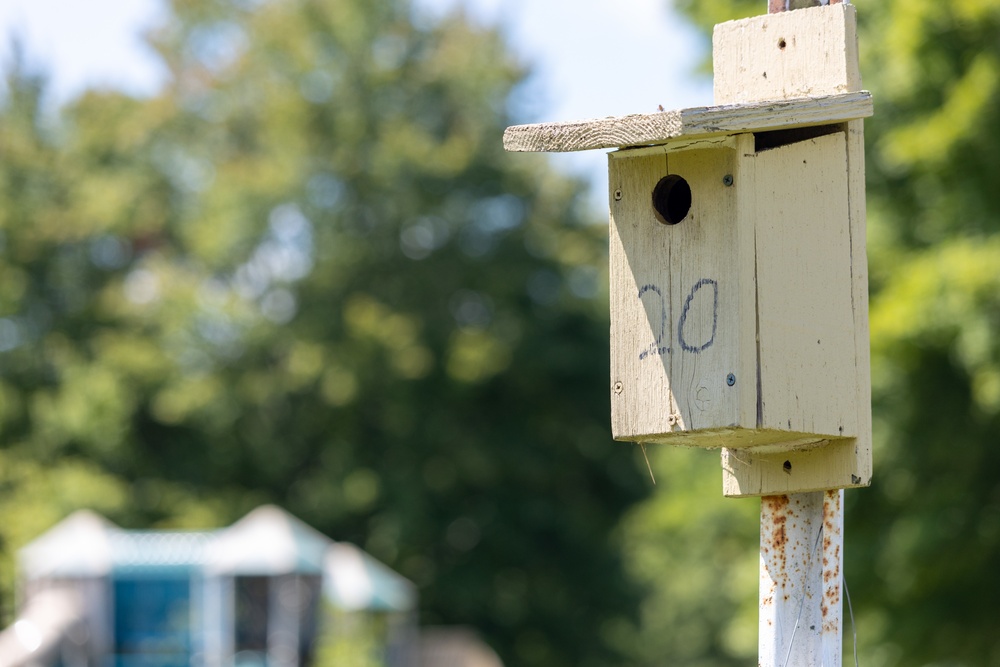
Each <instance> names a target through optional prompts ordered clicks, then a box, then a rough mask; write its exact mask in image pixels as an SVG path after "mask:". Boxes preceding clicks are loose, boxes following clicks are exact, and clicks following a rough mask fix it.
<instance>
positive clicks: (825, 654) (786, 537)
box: [758, 490, 844, 667]
mask: <svg viewBox="0 0 1000 667" xmlns="http://www.w3.org/2000/svg"><path fill="white" fill-rule="evenodd" d="M843 499H844V492H843V490H835V491H817V492H814V493H797V494H792V495H788V496H766V497H764V498H761V505H760V634H759V644H758V649H759V652H758V655H759V665H760V667H785V666H788V667H792V666H794V667H840V664H841V633H842V623H841V617H842V604H841V595H840V590H841V581H842V576H843V573H842V569H841V563H842V562H843V553H844V537H843V535H844V513H843Z"/></svg>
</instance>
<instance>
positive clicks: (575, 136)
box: [503, 91, 873, 153]
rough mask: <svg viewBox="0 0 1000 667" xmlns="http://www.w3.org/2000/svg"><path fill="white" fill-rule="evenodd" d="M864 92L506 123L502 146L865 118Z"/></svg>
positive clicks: (528, 148) (563, 147)
mask: <svg viewBox="0 0 1000 667" xmlns="http://www.w3.org/2000/svg"><path fill="white" fill-rule="evenodd" d="M872 112H873V104H872V96H871V93H869V92H867V91H860V92H853V93H841V94H836V95H824V96H819V97H805V98H801V99H794V100H778V101H766V102H753V103H750V104H731V105H725V106H710V107H694V108H691V109H680V110H676V111H662V112H655V113H648V114H632V115H629V116H621V117H613V118H601V119H595V120H584V121H571V122H566V123H537V124H533V125H515V126H513V127H508V128H507V130H506V131H505V132H504V135H503V145H504V148H505V149H506V150H508V151H516V152H557V153H559V152H571V151H585V150H592V149H599V148H623V147H631V146H649V145H659V144H668V143H670V142H673V141H677V140H692V139H698V138H707V137H713V136H726V135H734V134H742V133H746V132H763V131H769V130H779V129H790V128H795V127H810V126H816V125H830V124H834V123H843V122H845V121H849V120H856V119H859V118H867V117H868V116H871V115H872Z"/></svg>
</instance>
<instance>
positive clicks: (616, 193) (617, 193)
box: [615, 190, 622, 201]
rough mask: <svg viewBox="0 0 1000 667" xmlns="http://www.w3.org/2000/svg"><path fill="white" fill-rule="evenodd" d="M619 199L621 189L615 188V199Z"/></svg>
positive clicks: (620, 197)
mask: <svg viewBox="0 0 1000 667" xmlns="http://www.w3.org/2000/svg"><path fill="white" fill-rule="evenodd" d="M621 200H622V191H621V190H615V201H621Z"/></svg>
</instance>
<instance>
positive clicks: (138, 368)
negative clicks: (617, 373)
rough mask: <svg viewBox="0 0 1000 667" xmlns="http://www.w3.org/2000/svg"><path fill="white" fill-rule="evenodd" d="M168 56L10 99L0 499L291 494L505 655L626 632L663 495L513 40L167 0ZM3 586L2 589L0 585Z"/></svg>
mask: <svg viewBox="0 0 1000 667" xmlns="http://www.w3.org/2000/svg"><path fill="white" fill-rule="evenodd" d="M167 14H168V15H167V18H166V20H165V22H164V24H163V25H162V26H161V27H160V28H159V29H158V30H157V31H155V32H154V33H152V34H151V35H150V40H151V43H152V44H153V45H154V46H155V48H156V49H157V50H158V51H159V53H160V54H161V55H162V57H163V60H164V62H165V63H166V65H167V66H168V68H169V71H170V75H171V76H170V80H169V82H168V84H167V86H166V88H165V90H164V91H163V92H162V94H160V95H158V96H156V97H154V98H151V99H130V98H129V97H127V96H124V95H121V94H117V93H109V92H90V93H87V94H85V95H84V96H82V97H81V98H80V99H78V100H75V101H73V102H72V103H71V104H69V105H68V106H67V107H66V108H65V109H62V110H59V111H58V112H55V111H53V110H51V108H50V107H47V106H46V104H45V102H44V94H45V86H44V80H43V79H42V78H41V77H39V76H37V75H36V74H35V73H33V72H32V71H31V70H30V69H29V68H28V67H27V66H25V65H24V64H23V63H20V62H17V61H15V62H14V63H13V64H12V66H11V67H10V68H9V69H8V72H7V77H6V89H5V92H4V96H3V102H2V108H0V155H2V158H0V360H2V361H0V437H2V443H3V447H2V449H0V459H2V461H0V470H2V471H3V472H2V475H3V479H4V480H5V486H4V488H5V493H4V494H3V495H2V497H0V511H3V513H4V516H5V518H6V520H5V522H3V525H0V539H2V546H3V557H4V559H5V561H4V565H5V569H4V570H3V574H4V576H3V579H4V581H5V582H9V581H10V580H11V579H12V571H11V563H10V559H11V555H12V553H13V551H14V550H15V549H16V548H17V547H18V546H19V545H21V544H23V543H24V542H25V541H26V540H27V539H29V538H30V537H32V536H33V535H34V534H37V533H38V532H40V531H42V530H44V529H45V528H47V527H48V525H50V524H51V523H52V522H54V521H55V520H56V519H58V518H59V517H60V516H62V515H63V514H65V513H66V512H67V511H69V510H70V509H73V508H75V507H78V506H84V505H88V506H93V507H95V508H96V509H98V510H100V511H102V512H104V513H105V514H107V515H108V516H109V518H111V519H112V520H114V521H117V522H119V523H122V524H124V525H157V526H174V527H176V526H186V527H196V526H206V525H213V524H215V525H217V524H220V523H224V522H228V521H230V520H232V519H235V518H237V517H238V516H239V515H240V514H242V513H243V512H245V511H247V510H248V509H250V508H251V507H252V506H254V505H256V504H258V503H261V502H266V501H273V502H278V503H280V504H282V505H283V506H285V507H286V508H287V509H288V510H290V511H291V512H293V513H294V514H296V515H298V516H300V517H301V518H302V519H304V520H305V521H307V522H309V523H310V524H312V525H313V526H315V527H317V528H318V529H319V530H322V531H323V532H325V533H327V534H329V535H331V536H333V537H334V538H336V539H343V540H349V541H355V542H358V543H360V544H361V545H362V546H363V547H364V548H365V549H367V550H368V551H370V552H371V553H372V554H373V555H375V556H376V557H378V558H380V559H382V560H383V561H385V562H386V563H388V564H389V565H391V566H392V567H394V568H396V569H397V570H398V571H399V572H401V573H402V574H403V575H405V576H407V577H410V578H411V579H412V580H414V581H415V582H416V583H417V584H418V585H419V587H420V592H421V596H422V598H421V599H422V609H421V613H422V619H423V620H424V621H425V622H428V623H464V624H470V625H472V626H475V627H476V628H477V629H478V630H479V631H481V632H482V633H483V634H484V636H485V638H486V639H487V640H488V641H490V643H491V644H493V645H494V646H495V647H496V648H497V650H498V651H499V652H500V654H501V655H502V656H503V657H504V658H505V659H506V660H507V661H509V662H510V664H518V665H525V666H531V665H546V666H547V667H557V666H559V665H567V666H569V665H572V666H573V667H578V666H586V665H613V664H619V663H620V662H621V661H622V659H623V658H622V653H621V652H620V651H619V650H618V648H617V647H616V644H615V631H616V628H622V627H628V626H629V624H631V623H632V622H633V619H632V615H633V612H634V610H635V609H636V606H637V601H638V600H639V596H640V591H639V590H638V589H637V588H636V587H635V586H634V585H632V584H631V583H630V582H629V581H628V579H627V578H626V576H625V574H624V571H623V566H622V563H621V556H620V552H619V549H618V545H617V542H616V540H617V533H615V532H614V528H615V526H616V525H617V522H618V520H619V518H620V516H621V515H622V514H623V512H624V511H625V510H626V509H627V508H628V507H630V506H631V505H633V504H634V503H635V502H637V501H639V500H641V499H642V498H643V497H644V496H646V495H647V494H648V488H649V485H648V483H647V481H646V480H645V479H644V475H645V471H644V470H639V469H638V468H637V461H638V460H640V459H637V458H636V456H635V453H634V452H632V451H631V450H630V449H628V448H625V447H621V446H615V445H613V444H612V443H611V441H610V434H609V429H608V405H607V399H606V392H605V388H606V384H607V365H608V364H607V319H606V313H605V310H606V309H605V307H604V306H603V305H600V304H601V302H602V299H601V298H600V297H601V296H602V295H604V293H605V292H604V287H603V284H604V282H605V281H604V279H603V276H604V272H603V271H604V270H603V269H602V268H599V267H601V266H603V262H604V256H605V253H606V241H605V237H604V234H605V232H604V229H603V228H602V227H600V226H595V225H592V224H590V223H591V222H593V220H592V219H591V217H590V215H589V214H588V212H586V211H585V210H584V198H583V194H584V193H583V189H582V186H581V184H579V183H576V182H573V181H570V180H567V179H565V178H562V177H559V176H556V175H555V174H554V173H553V172H552V171H551V170H550V169H549V168H548V167H547V166H546V165H545V163H544V161H542V160H539V159H537V158H530V157H528V158H518V157H517V156H510V155H506V154H504V153H503V152H502V148H501V142H500V137H501V134H502V131H503V128H504V127H505V126H506V125H508V124H509V123H510V122H511V121H512V120H526V119H523V118H516V115H517V114H516V105H517V100H518V91H519V90H520V89H519V88H518V87H517V86H518V83H519V82H520V81H522V79H523V77H524V71H523V68H522V67H521V66H520V65H519V64H518V63H516V62H514V61H513V60H512V58H511V56H510V55H509V54H508V53H507V52H506V51H505V48H504V45H503V43H502V40H501V39H500V37H499V36H498V34H497V33H496V32H495V31H493V30H488V29H483V28H479V27H476V26H473V25H471V24H470V23H469V22H467V21H466V20H465V19H464V18H462V17H461V16H452V17H448V18H444V19H442V20H431V19H429V18H427V17H426V16H422V15H420V14H418V13H417V12H416V11H415V10H413V9H412V8H411V7H410V6H409V5H408V4H407V3H406V2H405V0H385V1H383V2H366V1H364V0H296V1H294V2H288V1H284V2H282V1H277V0H270V1H269V0H256V1H255V0H212V1H204V0H197V1H194V0H174V1H173V2H172V3H171V4H170V6H169V9H168V13H167ZM5 591H6V596H5V603H6V605H7V613H8V618H9V613H10V602H11V594H10V587H9V584H8V585H7V588H6V589H5Z"/></svg>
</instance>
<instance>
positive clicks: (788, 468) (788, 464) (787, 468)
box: [781, 461, 792, 472]
mask: <svg viewBox="0 0 1000 667" xmlns="http://www.w3.org/2000/svg"><path fill="white" fill-rule="evenodd" d="M781 467H782V468H784V469H785V472H792V462H791V461H785V463H784V464H783V465H782V466H781Z"/></svg>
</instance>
